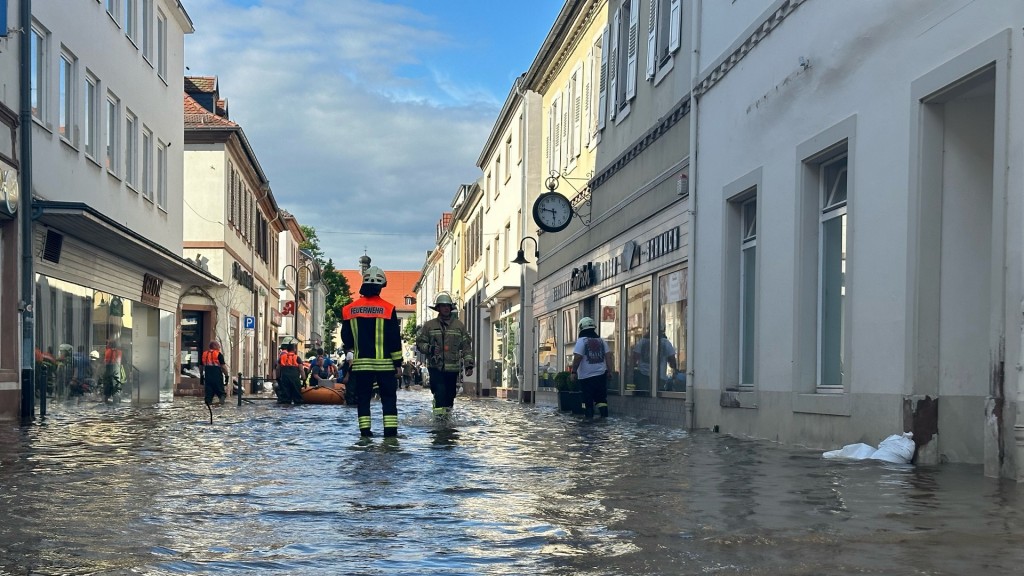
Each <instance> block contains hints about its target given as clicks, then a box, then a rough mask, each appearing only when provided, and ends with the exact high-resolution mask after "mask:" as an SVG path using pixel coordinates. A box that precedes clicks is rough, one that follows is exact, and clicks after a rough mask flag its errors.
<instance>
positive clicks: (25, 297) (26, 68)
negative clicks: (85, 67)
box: [18, 0, 36, 422]
mask: <svg viewBox="0 0 1024 576" xmlns="http://www.w3.org/2000/svg"><path fill="white" fill-rule="evenodd" d="M20 10H21V11H20V13H19V15H20V16H21V18H20V20H21V24H20V25H21V37H20V38H19V40H20V54H19V59H20V61H21V71H20V72H21V73H20V75H19V81H20V83H21V90H20V98H21V104H20V108H21V109H20V113H21V127H20V129H19V132H20V133H21V162H20V163H19V166H18V168H19V172H20V173H21V299H20V302H18V310H19V311H20V312H21V420H22V422H28V421H31V420H32V418H34V417H35V361H36V358H35V319H34V318H33V316H32V314H33V306H32V301H33V299H34V297H35V284H36V283H35V271H34V268H33V266H32V242H33V237H32V210H33V208H32V126H33V122H32V0H21V9H20Z"/></svg>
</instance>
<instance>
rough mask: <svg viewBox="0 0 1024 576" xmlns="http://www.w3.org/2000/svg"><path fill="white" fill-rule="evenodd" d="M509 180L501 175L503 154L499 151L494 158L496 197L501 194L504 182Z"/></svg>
mask: <svg viewBox="0 0 1024 576" xmlns="http://www.w3.org/2000/svg"><path fill="white" fill-rule="evenodd" d="M503 182H507V180H505V179H504V178H502V177H501V154H500V153H499V154H498V155H497V156H496V157H495V158H494V198H495V199H497V198H498V196H499V195H500V194H501V187H502V183H503Z"/></svg>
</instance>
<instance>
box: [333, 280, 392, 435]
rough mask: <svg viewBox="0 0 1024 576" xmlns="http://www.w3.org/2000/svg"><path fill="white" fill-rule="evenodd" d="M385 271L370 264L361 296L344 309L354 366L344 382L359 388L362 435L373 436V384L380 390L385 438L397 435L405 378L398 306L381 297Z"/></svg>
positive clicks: (346, 338) (346, 339) (344, 332)
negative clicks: (400, 388) (401, 384)
mask: <svg viewBox="0 0 1024 576" xmlns="http://www.w3.org/2000/svg"><path fill="white" fill-rule="evenodd" d="M387 283H388V280H387V277H386V276H385V275H384V271H383V270H381V269H380V268H378V267H377V266H370V267H369V268H367V269H366V271H364V272H363V284H362V286H360V287H359V294H360V295H361V296H362V297H361V298H359V299H357V300H355V301H354V302H352V303H351V304H349V305H348V306H345V307H344V308H342V312H341V343H342V346H343V347H344V349H345V351H346V352H347V351H349V350H351V351H352V352H353V358H352V367H351V369H350V370H349V372H348V373H346V374H345V379H344V382H345V385H346V386H352V387H354V388H355V391H356V405H357V412H358V415H359V434H360V436H363V437H368V436H373V432H372V431H371V430H370V400H371V399H372V398H373V384H374V382H376V383H377V386H378V388H379V390H378V391H379V393H380V405H381V411H382V412H383V415H384V437H385V438H389V437H395V436H398V381H399V380H400V379H401V378H402V335H401V329H400V325H399V323H398V314H397V312H396V311H395V305H394V304H391V303H390V302H388V301H386V300H384V299H383V298H381V297H380V291H381V289H382V288H384V287H385V286H387Z"/></svg>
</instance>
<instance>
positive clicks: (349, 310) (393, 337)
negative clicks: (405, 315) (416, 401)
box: [341, 296, 402, 372]
mask: <svg viewBox="0 0 1024 576" xmlns="http://www.w3.org/2000/svg"><path fill="white" fill-rule="evenodd" d="M341 343H342V346H344V348H345V350H351V351H352V352H353V359H352V371H353V372H364V371H366V372H368V371H375V372H389V371H392V370H394V369H395V368H397V367H399V366H401V365H402V335H401V331H400V328H399V323H398V314H397V312H396V310H395V306H394V304H391V303H390V302H388V301H387V300H384V299H383V298H381V297H380V296H364V297H362V298H359V299H358V300H356V301H354V302H352V303H351V304H349V305H348V306H345V307H344V308H342V310H341Z"/></svg>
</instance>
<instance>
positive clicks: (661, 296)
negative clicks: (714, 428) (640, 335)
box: [655, 268, 688, 392]
mask: <svg viewBox="0 0 1024 576" xmlns="http://www.w3.org/2000/svg"><path fill="white" fill-rule="evenodd" d="M687 302H688V298H687V283H686V268H683V269H681V270H675V271H672V272H669V273H667V274H662V275H661V277H659V278H658V326H659V328H660V330H659V331H658V339H659V345H658V347H657V349H656V350H655V365H656V366H657V367H658V390H660V391H662V392H686V315H687V312H688V310H687Z"/></svg>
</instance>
